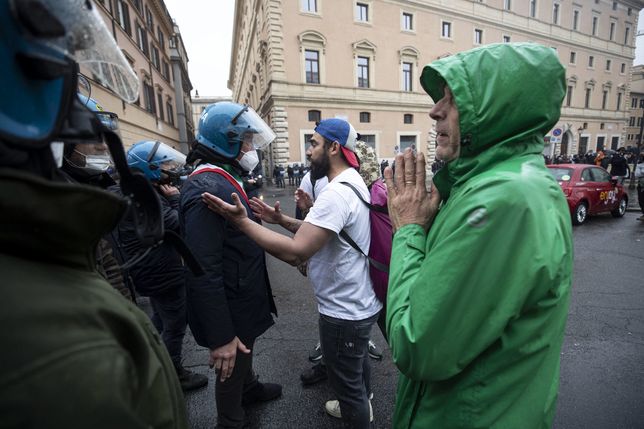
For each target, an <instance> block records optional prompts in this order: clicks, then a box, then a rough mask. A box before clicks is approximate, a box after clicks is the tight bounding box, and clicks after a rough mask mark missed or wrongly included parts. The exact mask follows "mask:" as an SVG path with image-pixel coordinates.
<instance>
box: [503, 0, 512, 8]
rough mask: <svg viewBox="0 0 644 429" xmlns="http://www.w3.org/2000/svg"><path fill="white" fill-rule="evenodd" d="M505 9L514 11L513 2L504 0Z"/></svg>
mask: <svg viewBox="0 0 644 429" xmlns="http://www.w3.org/2000/svg"><path fill="white" fill-rule="evenodd" d="M503 9H505V10H512V0H503Z"/></svg>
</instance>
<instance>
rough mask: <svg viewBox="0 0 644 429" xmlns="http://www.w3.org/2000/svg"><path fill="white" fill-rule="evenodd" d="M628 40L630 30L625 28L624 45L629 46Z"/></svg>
mask: <svg viewBox="0 0 644 429" xmlns="http://www.w3.org/2000/svg"><path fill="white" fill-rule="evenodd" d="M630 38H631V28H630V27H626V30H624V44H625V45H627V46H628V45H629V44H630V41H631V40H630Z"/></svg>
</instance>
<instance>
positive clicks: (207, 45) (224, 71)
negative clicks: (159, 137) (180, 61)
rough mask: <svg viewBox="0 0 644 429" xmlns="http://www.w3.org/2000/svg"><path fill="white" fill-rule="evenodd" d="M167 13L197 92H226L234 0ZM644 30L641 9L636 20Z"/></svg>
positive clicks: (181, 3) (179, 4)
mask: <svg viewBox="0 0 644 429" xmlns="http://www.w3.org/2000/svg"><path fill="white" fill-rule="evenodd" d="M165 4H166V6H167V7H168V11H170V15H171V16H172V17H173V18H174V19H175V20H176V21H177V24H179V29H180V30H181V37H183V43H184V44H185V46H186V50H187V51H188V58H189V59H190V62H189V63H188V68H189V71H190V79H191V81H192V86H193V87H194V89H193V90H192V93H193V95H194V92H195V90H198V91H199V95H201V96H207V95H228V96H230V90H229V89H228V88H227V87H226V84H227V82H228V69H229V65H230V44H231V38H232V32H233V15H234V9H235V1H234V0H165ZM638 33H644V11H643V12H641V13H640V18H639V20H638ZM636 39H637V50H636V56H635V64H644V36H640V37H637V38H636Z"/></svg>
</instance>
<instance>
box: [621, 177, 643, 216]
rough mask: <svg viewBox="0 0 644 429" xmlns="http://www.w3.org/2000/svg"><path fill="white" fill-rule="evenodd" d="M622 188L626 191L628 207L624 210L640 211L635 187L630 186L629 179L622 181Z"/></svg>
mask: <svg viewBox="0 0 644 429" xmlns="http://www.w3.org/2000/svg"><path fill="white" fill-rule="evenodd" d="M624 190H625V191H626V192H627V193H628V207H627V208H626V211H628V212H638V213H639V212H641V210H640V205H639V203H638V200H637V187H635V188H633V189H631V188H630V179H628V180H626V181H625V182H624Z"/></svg>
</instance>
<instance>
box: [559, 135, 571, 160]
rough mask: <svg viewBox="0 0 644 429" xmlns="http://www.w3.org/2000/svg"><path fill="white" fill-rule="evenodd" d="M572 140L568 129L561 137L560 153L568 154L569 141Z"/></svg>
mask: <svg viewBox="0 0 644 429" xmlns="http://www.w3.org/2000/svg"><path fill="white" fill-rule="evenodd" d="M569 141H570V131H566V132H565V133H564V135H563V137H562V138H561V149H560V150H559V154H560V155H568V142H569Z"/></svg>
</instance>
